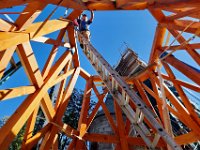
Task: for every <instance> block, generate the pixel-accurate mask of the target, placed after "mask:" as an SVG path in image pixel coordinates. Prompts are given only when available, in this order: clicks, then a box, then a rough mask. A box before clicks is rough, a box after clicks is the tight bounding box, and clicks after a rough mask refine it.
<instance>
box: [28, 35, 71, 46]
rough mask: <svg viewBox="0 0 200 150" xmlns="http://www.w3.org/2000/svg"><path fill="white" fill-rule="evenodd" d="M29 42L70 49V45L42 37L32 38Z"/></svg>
mask: <svg viewBox="0 0 200 150" xmlns="http://www.w3.org/2000/svg"><path fill="white" fill-rule="evenodd" d="M31 40H32V41H34V42H40V43H45V44H51V45H58V46H62V47H66V48H71V46H70V43H68V42H61V43H59V42H58V41H57V40H54V39H51V38H48V37H44V36H41V37H37V38H33V39H31Z"/></svg>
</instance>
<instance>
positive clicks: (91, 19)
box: [90, 10, 94, 22]
mask: <svg viewBox="0 0 200 150" xmlns="http://www.w3.org/2000/svg"><path fill="white" fill-rule="evenodd" d="M90 13H91V18H90V22H92V21H93V19H94V11H93V10H91V11H90Z"/></svg>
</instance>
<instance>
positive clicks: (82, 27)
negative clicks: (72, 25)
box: [77, 19, 92, 31]
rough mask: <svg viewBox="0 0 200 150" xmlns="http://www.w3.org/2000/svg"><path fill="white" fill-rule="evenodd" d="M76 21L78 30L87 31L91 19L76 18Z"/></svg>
mask: <svg viewBox="0 0 200 150" xmlns="http://www.w3.org/2000/svg"><path fill="white" fill-rule="evenodd" d="M77 22H78V24H79V30H80V31H88V30H89V27H90V24H91V23H92V21H91V20H87V21H84V20H81V19H78V20H77Z"/></svg>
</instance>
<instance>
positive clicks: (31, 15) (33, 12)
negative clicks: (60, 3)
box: [15, 1, 47, 31]
mask: <svg viewBox="0 0 200 150" xmlns="http://www.w3.org/2000/svg"><path fill="white" fill-rule="evenodd" d="M46 5H47V4H45V3H41V2H40V1H33V2H31V3H28V4H27V6H26V8H25V9H24V10H23V12H28V13H23V12H22V14H21V15H20V16H19V17H18V18H17V20H16V21H15V25H16V26H17V30H18V31H22V30H25V29H26V28H27V27H28V26H29V25H31V24H32V23H33V21H34V20H35V19H36V18H37V17H38V15H39V14H40V13H41V11H42V10H43V9H44V7H45V6H46Z"/></svg>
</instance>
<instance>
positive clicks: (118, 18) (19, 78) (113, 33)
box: [0, 5, 199, 118]
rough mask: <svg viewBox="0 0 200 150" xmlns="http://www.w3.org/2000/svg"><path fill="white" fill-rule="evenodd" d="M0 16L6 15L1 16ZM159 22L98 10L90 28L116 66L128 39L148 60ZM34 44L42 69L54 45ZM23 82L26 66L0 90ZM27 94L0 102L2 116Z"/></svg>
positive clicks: (135, 13) (87, 67)
mask: <svg viewBox="0 0 200 150" xmlns="http://www.w3.org/2000/svg"><path fill="white" fill-rule="evenodd" d="M22 8H23V7H14V8H13V10H15V11H20V10H21V9H22ZM53 8H54V6H52V5H49V6H48V7H46V8H45V10H44V11H43V13H42V14H41V15H40V16H39V17H38V18H37V19H36V22H38V21H42V20H44V19H45V18H46V17H47V16H48V15H49V14H50V12H51V11H52V10H53ZM64 11H65V8H59V9H58V10H57V11H56V13H55V14H54V15H53V16H52V18H51V19H55V18H59V17H61V16H63V15H64ZM70 11H71V10H69V12H70ZM86 13H88V15H89V14H90V13H89V12H86ZM10 16H11V17H12V19H14V20H15V19H16V17H17V15H10ZM0 17H3V16H2V15H1V16H0ZM156 25H157V23H156V21H155V19H154V18H153V17H152V16H151V14H150V13H149V12H148V11H112V12H107V11H100V12H95V18H94V21H93V23H92V25H91V27H90V29H91V34H92V37H91V42H92V43H93V45H94V47H95V48H96V49H97V50H98V51H99V52H100V53H101V54H102V55H103V56H104V58H105V59H106V60H107V61H108V62H109V63H110V64H111V65H116V63H117V62H118V60H119V59H120V52H123V50H124V49H123V48H124V47H125V46H124V42H126V43H127V44H128V46H129V47H130V48H132V49H133V50H134V51H135V52H136V53H137V54H138V55H139V57H140V58H141V59H143V60H144V61H146V62H148V59H149V56H150V51H151V48H152V43H153V38H154V34H155V29H156ZM57 33H58V32H55V33H52V34H49V35H48V36H49V37H52V38H56V35H57ZM171 40H172V39H171ZM195 40H196V39H195ZM198 40H199V39H198ZM31 44H32V47H33V50H34V52H35V56H36V59H37V61H38V63H39V67H40V70H42V68H43V66H44V63H45V61H44V60H46V59H47V57H48V55H47V54H49V53H50V50H51V48H52V46H51V45H47V44H45V45H44V44H41V43H37V42H31ZM64 51H65V49H64V48H60V49H59V53H58V56H60V55H61V54H62V53H63V52H64ZM79 53H80V61H81V66H82V67H83V68H84V69H85V70H87V71H88V72H90V73H91V74H96V73H95V71H94V69H93V68H92V66H91V65H90V64H89V62H88V60H87V59H86V57H85V56H84V54H83V53H82V51H81V49H79ZM175 55H177V56H178V57H179V58H182V59H183V60H188V63H190V64H192V65H193V66H195V67H199V66H198V65H197V64H196V63H194V62H192V61H190V60H191V59H190V58H189V57H188V56H187V55H185V54H184V53H180V52H178V53H177V54H175ZM57 58H58V57H57ZM16 59H17V58H16ZM177 74H179V73H177ZM181 78H182V77H181ZM183 78H184V77H183ZM184 79H185V78H184ZM186 80H187V79H186ZM188 81H189V80H188ZM84 83H85V82H84V81H83V80H82V79H81V78H80V79H79V80H78V83H77V85H76V87H77V88H79V89H80V88H81V89H82V87H84ZM22 85H29V81H28V79H27V77H26V75H25V72H24V70H23V68H21V69H20V70H19V71H17V72H16V73H15V74H14V75H13V76H12V77H11V78H10V79H9V80H8V81H7V82H6V83H4V84H3V85H1V86H0V89H5V88H11V87H17V86H22ZM25 97H26V96H24V97H20V98H15V99H11V100H6V101H2V102H0V118H1V117H3V116H9V115H11V114H12V113H13V112H14V111H15V110H16V108H17V107H18V106H19V104H20V103H21V102H22V101H23V99H24V98H25Z"/></svg>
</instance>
